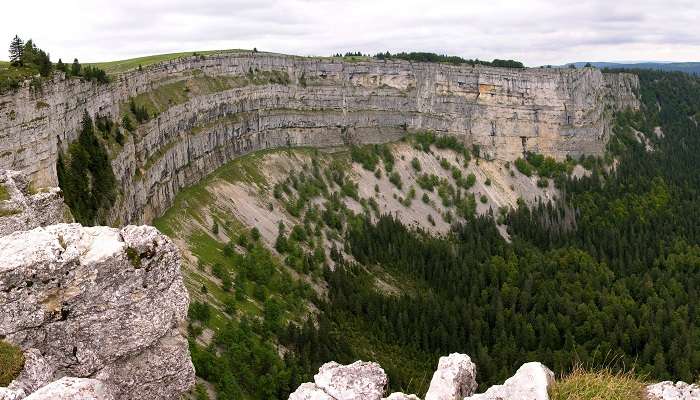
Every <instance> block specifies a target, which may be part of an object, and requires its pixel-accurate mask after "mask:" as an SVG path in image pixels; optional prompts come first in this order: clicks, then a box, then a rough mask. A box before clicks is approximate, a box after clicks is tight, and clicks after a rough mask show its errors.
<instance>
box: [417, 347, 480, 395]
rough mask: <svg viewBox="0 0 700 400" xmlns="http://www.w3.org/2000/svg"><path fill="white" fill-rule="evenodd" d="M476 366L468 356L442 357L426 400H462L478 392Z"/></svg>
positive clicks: (452, 355) (453, 355) (454, 354)
mask: <svg viewBox="0 0 700 400" xmlns="http://www.w3.org/2000/svg"><path fill="white" fill-rule="evenodd" d="M476 387H477V384H476V366H475V365H474V363H473V362H472V360H471V358H469V356H468V355H466V354H459V353H453V354H450V355H449V356H447V357H440V361H439V362H438V368H437V370H436V371H435V373H434V374H433V379H432V380H431V381H430V388H429V389H428V393H427V394H426V395H425V400H461V399H462V398H464V397H466V396H470V395H471V394H472V393H474V391H475V390H476Z"/></svg>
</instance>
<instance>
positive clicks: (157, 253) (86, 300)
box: [0, 224, 194, 400]
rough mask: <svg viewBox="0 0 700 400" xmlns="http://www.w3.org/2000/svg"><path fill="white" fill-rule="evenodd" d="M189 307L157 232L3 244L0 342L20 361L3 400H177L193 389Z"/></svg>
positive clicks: (96, 230) (62, 229)
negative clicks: (14, 348)
mask: <svg viewBox="0 0 700 400" xmlns="http://www.w3.org/2000/svg"><path fill="white" fill-rule="evenodd" d="M188 303H189V299H188V294H187V292H186V290H185V287H184V285H183V282H182V277H181V275H180V256H179V254H178V251H177V249H176V247H175V246H174V244H173V243H172V242H171V241H170V240H169V239H168V238H167V237H165V236H163V235H162V234H160V233H159V232H158V231H157V230H156V229H155V228H153V227H147V226H127V227H124V228H122V229H115V228H108V227H93V228H87V227H82V226H80V225H79V224H58V225H52V226H48V227H40V228H36V229H33V230H30V231H22V232H14V233H12V234H9V235H7V236H4V237H1V238H0V337H2V338H4V340H6V341H8V342H10V343H13V344H15V345H18V346H20V347H21V348H22V349H23V351H24V352H25V359H26V362H25V364H24V370H23V371H22V372H21V374H20V376H19V377H18V378H17V379H15V381H13V382H12V383H11V384H10V385H9V386H8V387H7V388H0V399H3V400H10V399H12V400H15V399H21V398H24V397H25V396H27V395H30V394H31V396H30V397H28V398H31V399H54V398H65V399H72V398H83V397H81V394H84V393H86V392H90V393H92V394H91V396H92V398H98V399H99V398H105V399H111V398H115V399H145V398H147V399H171V398H177V397H178V396H179V395H180V394H181V393H183V392H184V391H186V390H187V389H188V388H189V387H191V386H192V385H193V384H194V369H193V366H192V362H191V361H190V357H189V350H188V345H187V341H186V340H185V338H184V336H183V335H182V333H181V330H182V329H183V326H184V321H185V318H186V313H187V307H188ZM61 377H72V378H64V379H61V380H59V381H57V382H53V383H51V382H52V381H54V380H56V379H58V378H61ZM74 378H78V379H74ZM81 378H86V379H81ZM46 385H48V386H46ZM56 393H62V396H63V397H56V396H57V395H56ZM71 393H72V394H71Z"/></svg>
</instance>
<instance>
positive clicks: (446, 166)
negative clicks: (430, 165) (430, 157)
mask: <svg viewBox="0 0 700 400" xmlns="http://www.w3.org/2000/svg"><path fill="white" fill-rule="evenodd" d="M440 166H441V167H442V169H447V170H449V169H450V162H449V161H447V159H446V158H443V159H441V160H440Z"/></svg>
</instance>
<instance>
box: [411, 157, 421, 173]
mask: <svg viewBox="0 0 700 400" xmlns="http://www.w3.org/2000/svg"><path fill="white" fill-rule="evenodd" d="M411 166H412V167H413V169H414V170H415V171H416V172H420V171H421V166H420V161H418V159H417V158H416V157H413V160H411Z"/></svg>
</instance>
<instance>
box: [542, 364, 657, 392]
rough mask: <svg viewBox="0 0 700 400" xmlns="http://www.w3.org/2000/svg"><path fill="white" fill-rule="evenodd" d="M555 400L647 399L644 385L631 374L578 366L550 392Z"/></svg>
mask: <svg viewBox="0 0 700 400" xmlns="http://www.w3.org/2000/svg"><path fill="white" fill-rule="evenodd" d="M550 398H551V399H552V400H644V399H645V398H646V397H645V395H644V382H643V381H641V380H640V379H639V378H637V377H636V376H635V375H634V374H633V373H631V372H615V371H611V370H610V369H608V368H600V369H595V370H590V371H588V370H584V369H582V368H580V367H576V368H575V369H574V370H573V371H572V372H571V373H569V374H568V375H567V376H565V377H562V378H561V379H560V380H558V381H557V382H556V383H555V384H554V386H553V387H552V389H551V394H550Z"/></svg>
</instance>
